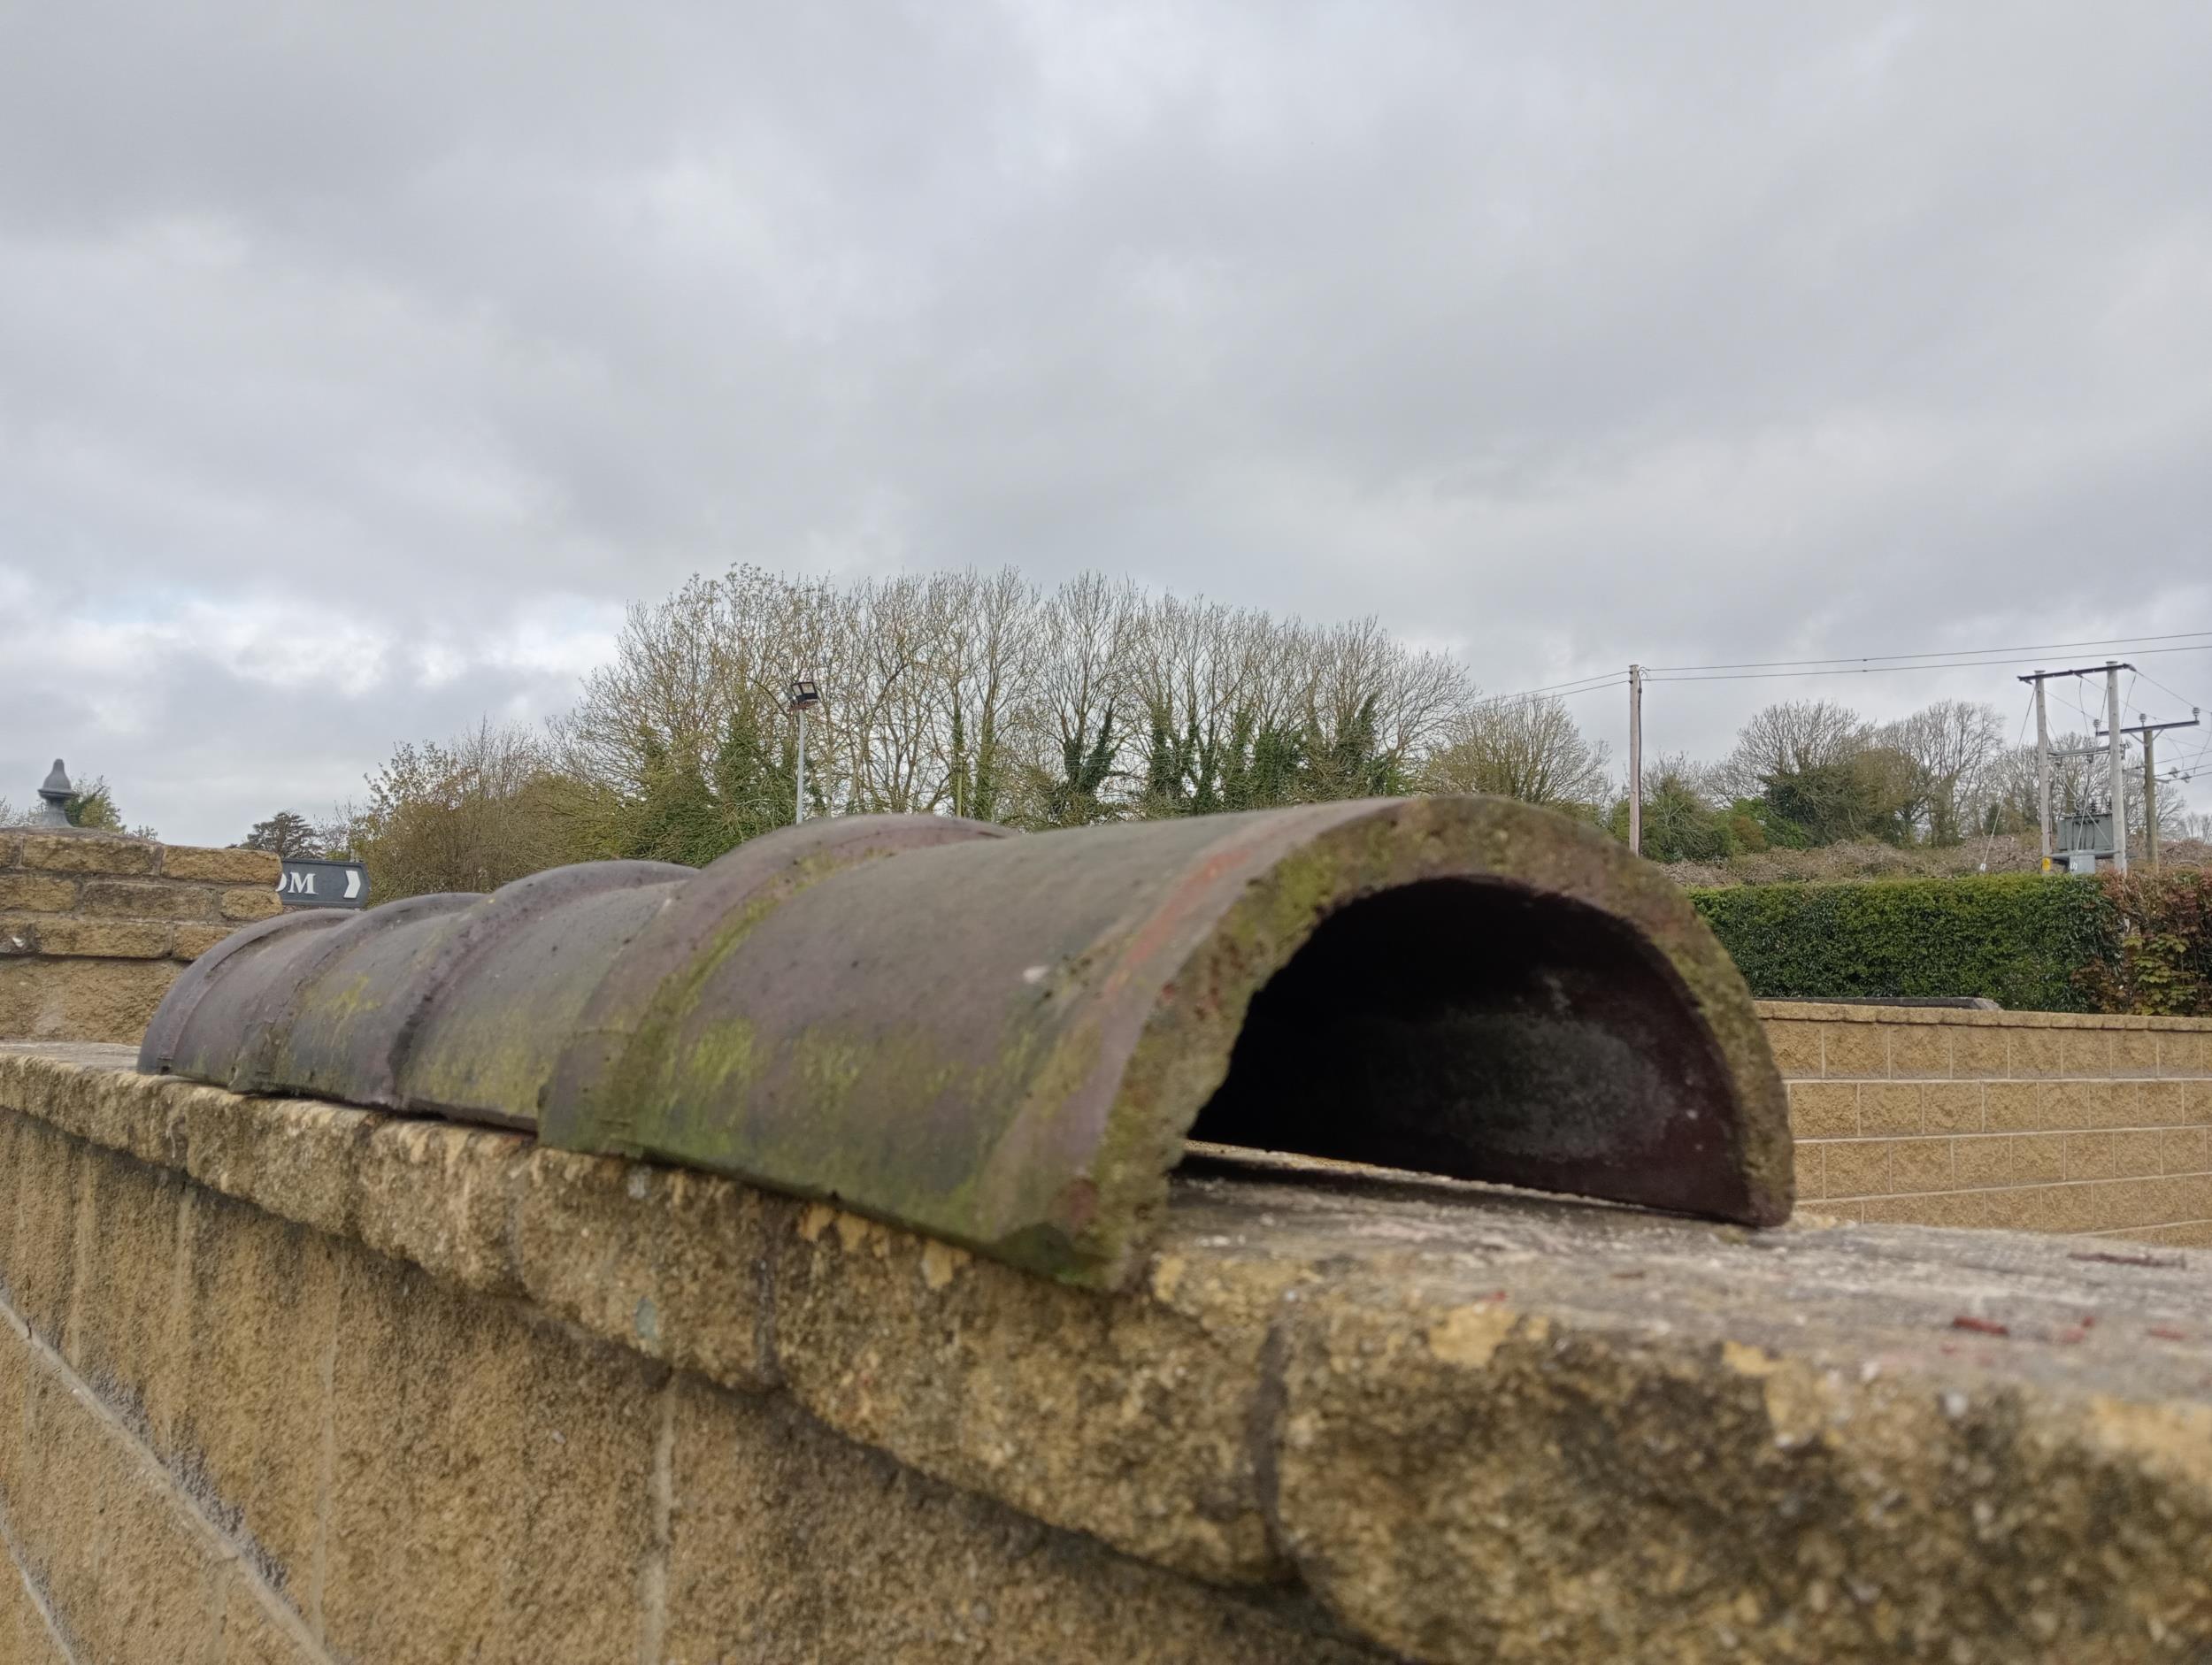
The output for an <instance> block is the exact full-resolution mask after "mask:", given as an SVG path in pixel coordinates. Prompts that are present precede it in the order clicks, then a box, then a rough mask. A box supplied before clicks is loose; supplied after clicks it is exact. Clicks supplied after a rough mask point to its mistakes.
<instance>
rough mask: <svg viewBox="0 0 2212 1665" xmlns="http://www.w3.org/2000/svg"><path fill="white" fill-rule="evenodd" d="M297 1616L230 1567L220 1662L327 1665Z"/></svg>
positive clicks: (225, 1663)
mask: <svg viewBox="0 0 2212 1665" xmlns="http://www.w3.org/2000/svg"><path fill="white" fill-rule="evenodd" d="M328 1658H329V1656H328V1655H326V1653H324V1652H323V1650H322V1649H321V1648H320V1647H319V1646H316V1644H315V1640H314V1638H312V1637H311V1636H310V1635H309V1634H308V1633H307V1628H306V1626H305V1625H303V1623H300V1619H299V1615H297V1614H296V1613H293V1612H292V1611H290V1609H288V1607H285V1606H284V1604H283V1603H282V1602H281V1601H280V1600H273V1599H272V1598H271V1597H269V1596H268V1595H267V1594H265V1592H264V1591H263V1588H262V1586H260V1585H259V1584H257V1581H256V1580H254V1579H253V1578H252V1577H249V1576H248V1575H247V1574H246V1573H244V1572H242V1571H240V1570H237V1569H233V1571H232V1572H231V1574H230V1576H229V1577H228V1578H227V1580H226V1581H225V1583H224V1587H223V1665H328Z"/></svg>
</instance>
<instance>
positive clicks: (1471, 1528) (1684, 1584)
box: [1278, 1198, 2208, 1665]
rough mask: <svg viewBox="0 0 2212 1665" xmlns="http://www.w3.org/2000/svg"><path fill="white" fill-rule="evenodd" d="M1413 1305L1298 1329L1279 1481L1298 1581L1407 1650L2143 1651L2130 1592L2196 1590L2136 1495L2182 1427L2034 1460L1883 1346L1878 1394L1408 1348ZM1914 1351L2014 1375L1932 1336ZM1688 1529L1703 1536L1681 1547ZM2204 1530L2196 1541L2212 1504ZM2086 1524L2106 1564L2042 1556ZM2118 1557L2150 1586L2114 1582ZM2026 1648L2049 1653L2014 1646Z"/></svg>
mask: <svg viewBox="0 0 2212 1665" xmlns="http://www.w3.org/2000/svg"><path fill="white" fill-rule="evenodd" d="M1945 1201H1947V1200H1946V1199H1940V1198H1928V1199H1916V1200H1913V1201H1912V1203H1910V1204H1907V1205H1901V1206H1903V1207H1916V1206H1917V1205H1918V1204H1920V1203H1923V1202H1924V1203H1928V1204H1939V1203H1942V1202H1945ZM1470 1293H1472V1292H1470ZM1405 1299H1406V1297H1405V1295H1404V1293H1403V1292H1402V1291H1392V1290H1389V1289H1386V1288H1385V1287H1383V1286H1381V1285H1377V1286H1376V1287H1374V1288H1373V1289H1371V1290H1368V1291H1364V1292H1355V1291H1352V1290H1342V1291H1337V1292H1333V1293H1331V1294H1329V1295H1328V1296H1327V1297H1325V1298H1324V1299H1322V1300H1320V1301H1317V1302H1316V1303H1314V1305H1313V1306H1311V1307H1309V1308H1306V1309H1305V1310H1304V1312H1303V1314H1302V1317H1301V1320H1300V1322H1299V1323H1298V1324H1296V1325H1295V1326H1294V1328H1293V1330H1292V1331H1291V1333H1290V1334H1289V1336H1288V1338H1287V1339H1286V1354H1285V1387H1284V1412H1283V1416H1284V1423H1283V1425H1284V1428H1285V1435H1284V1439H1283V1442H1282V1449H1281V1456H1280V1468H1279V1483H1278V1485H1279V1503H1278V1511H1279V1517H1280V1520H1281V1524H1282V1531H1283V1535H1284V1539H1285V1542H1286V1545H1287V1546H1289V1548H1290V1549H1291V1552H1292V1554H1294V1557H1295V1558H1296V1559H1297V1561H1298V1562H1299V1564H1300V1566H1301V1568H1302V1570H1303V1571H1304V1573H1305V1575H1306V1577H1307V1578H1308V1579H1309V1581H1310V1583H1311V1584H1312V1585H1313V1586H1314V1588H1315V1589H1316V1591H1317V1593H1319V1594H1320V1596H1321V1597H1322V1599H1323V1600H1325V1603H1326V1604H1327V1605H1328V1606H1329V1607H1330V1608H1331V1609H1332V1610H1333V1611H1334V1612H1336V1613H1338V1614H1340V1615H1344V1616H1345V1617H1346V1618H1347V1619H1348V1621H1349V1622H1350V1623H1353V1624H1355V1625H1356V1626H1357V1627H1358V1628H1359V1629H1360V1630H1362V1631H1363V1632H1364V1633H1366V1634H1368V1635H1371V1637H1373V1638H1374V1639H1375V1640H1376V1641H1377V1642H1379V1643H1380V1644H1381V1645H1382V1646H1384V1647H1385V1648H1386V1649H1388V1650H1391V1651H1392V1652H1394V1653H1401V1654H1402V1655H1404V1656H1406V1657H1409V1658H1419V1659H1526V1660H1548V1659H1558V1660H1629V1659H1636V1660H1653V1661H1657V1660H1683V1661H1688V1660H1709V1659H1719V1658H1730V1659H1740V1660H1744V1661H1842V1660H1846V1659H1866V1660H1874V1659H1900V1658H1930V1659H1938V1658H1949V1659H1956V1660H1973V1661H1984V1662H1985V1665H1995V1662H1997V1661H2009V1660H2012V1659H2018V1658H2023V1657H2029V1656H2032V1657H2038V1658H2044V1659H2049V1660H2053V1661H2056V1660H2072V1659H2084V1660H2086V1659H2092V1658H2097V1659H2104V1658H2111V1659H2116V1660H2117V1659H2123V1658H2125V1659H2143V1660H2148V1659H2150V1658H2152V1657H2154V1656H2155V1654H2154V1650H2153V1648H2152V1647H2151V1646H2149V1645H2148V1643H2147V1630H2146V1621H2145V1618H2144V1616H2143V1615H2144V1612H2145V1610H2146V1607H2147V1604H2146V1603H2145V1602H2143V1601H2142V1600H2141V1599H2140V1597H2139V1593H2138V1592H2140V1591H2141V1590H2142V1589H2143V1588H2144V1586H2143V1584H2141V1583H2140V1582H2139V1580H2140V1579H2141V1578H2142V1577H2145V1576H2150V1577H2154V1579H2162V1578H2163V1577H2174V1576H2178V1577H2180V1578H2181V1580H2182V1584H2181V1588H2180V1590H2177V1591H2176V1592H2171V1593H2170V1595H2169V1596H2167V1597H2164V1598H2161V1599H2159V1602H2160V1604H2161V1605H2160V1610H2161V1611H2162V1612H2164V1613H2166V1614H2168V1615H2172V1617H2171V1618H2170V1620H2168V1621H2164V1622H2162V1623H2182V1622H2183V1621H2181V1619H2180V1616H2179V1615H2181V1613H2182V1612H2183V1611H2184V1610H2185V1604H2186V1603H2188V1602H2189V1601H2190V1600H2192V1599H2193V1596H2192V1594H2185V1593H2183V1592H2201V1591H2203V1589H2204V1588H2205V1586H2204V1583H2203V1580H2202V1577H2201V1573H2200V1569H2195V1568H2193V1567H2192V1566H2191V1565H2190V1563H2189V1561H2188V1560H2187V1555H2188V1552H2186V1551H2183V1550H2181V1549H2180V1548H2179V1546H2177V1545H2175V1544H2174V1543H2173V1542H2172V1541H2171V1536H2172V1532H2173V1528H2172V1527H2171V1526H2170V1524H2169V1523H2167V1522H2165V1521H2162V1520H2151V1519H2147V1518H2143V1517H2138V1516H2135V1515H2133V1514H2132V1513H2131V1508H2132V1507H2133V1506H2132V1505H2130V1504H2125V1503H2124V1502H2122V1500H2121V1498H2122V1497H2123V1496H2124V1497H2126V1498H2130V1499H2136V1500H2147V1499H2148V1497H2149V1496H2150V1495H2152V1494H2154V1492H2158V1491H2160V1490H2162V1488H2163V1487H2164V1486H2165V1485H2167V1484H2168V1480H2167V1478H2166V1477H2165V1476H2166V1474H2167V1473H2168V1471H2166V1470H2163V1469H2160V1467H2159V1464H2160V1462H2162V1460H2161V1459H2159V1458H2157V1457H2155V1456H2154V1455H2152V1453H2153V1452H2154V1451H2155V1449H2156V1448H2157V1447H2158V1446H2159V1445H2160V1443H2161V1442H2162V1441H2165V1442H2170V1444H2169V1448H2171V1447H2172V1444H2173V1443H2183V1442H2185V1443H2186V1444H2187V1446H2188V1448H2189V1449H2190V1450H2191V1451H2192V1452H2196V1451H2199V1450H2200V1449H2201V1447H2200V1445H2199V1444H2198V1443H2197V1442H2198V1440H2199V1439H2200V1437H2201V1436H2200V1434H2184V1433H2183V1432H2182V1430H2183V1429H2184V1428H2185V1427H2186V1428H2196V1427H2198V1426H2199V1424H2198V1423H2196V1422H2195V1421H2194V1418H2193V1413H2186V1414H2180V1415H2177V1416H2175V1417H2174V1418H2172V1419H2171V1421H2170V1422H2169V1421H2164V1420H2161V1418H2160V1416H2159V1415H2158V1414H2155V1413H2154V1414H2153V1415H2152V1416H2151V1417H2150V1418H2149V1419H2148V1420H2147V1421H2146V1422H2144V1423H2139V1424H2138V1423H2133V1422H2131V1421H2130V1422H2129V1423H2128V1425H2127V1428H2126V1431H2124V1432H2123V1431H2122V1429H2121V1427H2120V1426H2119V1421H2120V1414H2119V1413H2117V1412H2115V1413H2113V1414H2112V1419H2111V1420H2109V1421H2106V1422H2102V1423H2099V1422H2093V1421H2091V1420H2090V1419H2089V1418H2088V1417H2087V1416H2085V1417H2084V1418H2083V1420H2081V1421H2076V1422H2069V1423H2066V1424H2065V1426H2066V1427H2067V1428H2068V1430H2069V1431H2068V1432H2066V1433H2064V1434H2061V1435H2058V1436H2057V1437H2056V1438H2055V1439H2054V1440H2051V1441H2049V1442H2045V1441H2042V1440H2039V1439H2038V1438H2036V1437H2035V1436H2033V1435H2030V1434H2027V1433H2025V1432H2024V1431H2021V1428H2020V1423H2019V1421H2018V1420H2017V1419H2018V1418H2019V1416H2020V1415H2021V1413H2020V1410H2019V1408H2018V1405H2017V1402H2016V1400H2013V1399H2011V1398H2008V1397H2007V1396H2004V1395H1992V1394H1989V1393H1986V1392H1985V1390H1983V1389H1982V1388H1981V1385H1980V1384H1979V1382H1978V1381H1977V1380H1976V1379H1975V1377H1973V1375H1971V1374H1970V1373H1968V1369H1969V1368H1971V1369H1978V1368H1980V1367H1979V1366H1978V1365H1977V1366H1974V1367H1967V1368H1962V1365H1961V1364H1948V1365H1947V1367H1946V1368H1947V1369H1948V1370H1952V1371H1955V1372H1959V1373H1958V1374H1955V1375H1954V1376H1952V1377H1949V1378H1948V1383H1947V1386H1946V1387H1944V1388H1943V1389H1941V1390H1939V1389H1937V1388H1936V1387H1934V1386H1933V1385H1932V1384H1931V1383H1930V1382H1929V1381H1928V1379H1927V1378H1926V1377H1920V1378H1918V1379H1916V1380H1912V1381H1909V1382H1901V1381H1899V1380H1898V1379H1897V1377H1898V1370H1897V1360H1896V1357H1895V1355H1894V1354H1893V1355H1891V1356H1890V1357H1887V1358H1886V1359H1885V1360H1884V1365H1883V1369H1882V1370H1880V1371H1879V1372H1876V1371H1873V1370H1869V1371H1866V1372H1865V1373H1864V1375H1863V1377H1861V1376H1860V1375H1859V1373H1856V1372H1849V1371H1836V1370H1822V1369H1821V1368H1819V1367H1818V1366H1817V1365H1816V1364H1812V1363H1809V1362H1801V1361H1793V1359H1791V1358H1789V1357H1786V1356H1781V1355H1779V1354H1775V1353H1771V1352H1769V1351H1767V1350H1766V1349H1765V1348H1763V1347H1758V1346H1754V1345H1749V1344H1747V1342H1745V1341H1743V1340H1740V1339H1736V1338H1734V1337H1732V1336H1729V1335H1727V1334H1725V1332H1724V1333H1722V1334H1719V1335H1716V1334H1714V1333H1713V1332H1712V1331H1709V1330H1700V1331H1698V1332H1697V1334H1696V1335H1695V1336H1694V1337H1681V1336H1677V1337H1672V1338H1655V1337H1650V1336H1643V1337H1634V1336H1631V1335H1629V1334H1625V1333H1623V1332H1621V1331H1601V1330H1599V1329H1597V1328H1595V1327H1593V1326H1588V1325H1586V1324H1585V1323H1583V1322H1578V1320H1576V1319H1574V1318H1571V1317H1569V1316H1566V1315H1565V1314H1564V1313H1555V1312H1551V1311H1549V1310H1548V1309H1543V1308H1538V1309H1533V1310H1529V1311H1525V1312H1524V1311H1520V1310H1517V1309H1516V1308H1515V1306H1514V1305H1513V1304H1510V1303H1509V1304H1507V1305H1505V1306H1503V1307H1502V1308H1501V1307H1496V1306H1491V1305H1485V1304H1478V1305H1474V1306H1471V1307H1469V1308H1463V1309H1462V1313H1460V1314H1454V1315H1451V1316H1449V1317H1448V1318H1446V1319H1445V1320H1444V1321H1443V1322H1440V1323H1432V1324H1431V1325H1430V1327H1429V1328H1428V1330H1427V1331H1426V1333H1425V1335H1423V1334H1421V1333H1419V1332H1414V1333H1408V1332H1407V1327H1406V1325H1405V1324H1404V1323H1403V1321H1402V1313H1403V1311H1404V1305H1403V1303H1404V1301H1405ZM1939 1299H1940V1297H1939ZM1956 1299H1957V1298H1956V1297H1952V1298H1951V1300H1952V1301H1953V1302H1954V1303H1955V1302H1956ZM1423 1305H1424V1306H1425V1307H1427V1306H1429V1305H1430V1303H1429V1302H1427V1301H1425V1302H1424V1303H1423ZM1951 1309H1952V1310H1956V1309H1957V1307H1956V1305H1955V1304H1954V1305H1953V1307H1952V1308H1951ZM1462 1317H1463V1319H1464V1321H1463V1322H1462ZM1926 1345H1927V1350H1928V1352H1929V1354H1931V1355H1938V1350H1939V1349H1940V1353H1941V1354H1958V1355H1960V1356H1961V1357H1962V1359H1963V1358H1964V1357H1966V1356H1968V1355H1979V1354H1987V1355H1988V1356H1989V1357H1990V1358H1992V1359H1996V1358H2000V1357H2001V1356H2002V1351H2001V1347H2000V1344H1997V1343H1995V1342H1991V1343H1987V1344H1984V1345H1982V1346H1979V1347H1977V1346H1976V1345H1975V1344H1973V1343H1972V1342H1971V1341H1970V1339H1964V1338H1960V1337H1957V1336H1955V1334H1954V1333H1952V1332H1949V1331H1947V1330H1943V1329H1939V1330H1937V1331H1934V1332H1932V1338H1931V1339H1930V1341H1929V1342H1928V1343H1927V1344H1926ZM2002 1345H2003V1347H2015V1348H2016V1347H2018V1346H2019V1345H2020V1344H2019V1343H2018V1342H2017V1341H2013V1342H2009V1343H2005V1344H2002ZM1661 1379H1663V1380H1664V1381H1665V1383H1666V1388H1665V1390H1664V1391H1663V1392H1650V1391H1640V1390H1639V1389H1638V1388H1636V1387H1633V1386H1632V1385H1631V1384H1632V1383H1640V1384H1650V1383H1654V1382H1655V1381H1658V1380H1661ZM2035 1397H2036V1398H2038V1400H2040V1398H2041V1390H2037V1392H2036V1394H2035ZM1876 1451H1879V1452H1881V1453H1883V1454H1885V1457H1884V1461H1883V1463H1882V1467H1881V1471H1880V1474H1879V1477H1877V1473H1876V1470H1875V1469H1873V1468H1872V1467H1870V1466H1868V1462H1867V1459H1868V1456H1869V1454H1871V1453H1873V1452H1876ZM2176 1461H2177V1463H2178V1462H2179V1461H2180V1460H2179V1459H2176ZM2170 1473H2171V1476H2172V1477H2173V1478H2175V1479H2178V1477H2179V1474H2180V1469H2179V1468H2178V1467H2177V1468H2175V1469H2173V1470H2171V1471H2170ZM1968 1476H1971V1478H1970V1479H1967V1478H1966V1477H1968ZM2090 1476H2094V1477H2095V1478H2094V1479H2093V1480H2092V1479H2091V1478H2090ZM2106 1485H2110V1486H2114V1487H2116V1488H2117V1489H2118V1494H2119V1495H2114V1494H2110V1493H2103V1492H2101V1490H2100V1488H2101V1487H2103V1486H2106ZM1962 1486H1963V1487H1968V1488H1970V1490H1967V1491H1962V1489H1961V1488H1962ZM1967 1498H1970V1499H1971V1500H1972V1501H1973V1503H1974V1505H1975V1508H1973V1509H1972V1510H1968V1509H1967V1508H1965V1506H1964V1502H1963V1501H1962V1500H1964V1499H1967ZM1809 1499H1818V1500H1820V1501H1819V1502H1818V1503H1817V1504H1815V1505H1809V1503H1808V1500H1809ZM1685 1511H1689V1512H1690V1514H1688V1515H1686V1513H1685ZM1693 1516H1694V1518H1696V1519H1698V1520H1700V1521H1701V1522H1703V1523H1707V1530H1705V1531H1701V1532H1700V1533H1697V1534H1688V1533H1686V1532H1684V1531H1683V1530H1682V1523H1683V1521H1684V1520H1685V1519H1686V1518H1691V1517H1693ZM1905 1516H1909V1518H1902V1517H1905ZM2187 1518H2188V1522H2189V1524H2188V1525H2187V1526H2186V1527H2185V1528H2184V1529H2183V1535H2184V1536H2185V1537H2193V1536H2194V1535H2196V1534H2197V1533H2199V1532H2200V1531H2204V1530H2205V1523H2206V1521H2207V1519H2208V1512H2207V1511H2205V1510H2203V1509H2200V1508H2194V1507H2192V1508H2189V1509H2188V1511H2187ZM1718 1523H1725V1524H1724V1525H1720V1524H1718ZM2076 1534H2085V1535H2086V1536H2087V1538H2088V1539H2089V1540H2091V1541H2095V1540H2098V1539H2101V1538H2103V1539H2105V1540H2106V1542H2107V1553H2106V1554H2098V1555H2081V1556H2079V1557H2078V1559H2073V1560H2069V1558H2068V1556H2067V1555H2066V1554H2064V1553H2063V1552H2058V1553H2053V1551H2054V1548H2055V1546H2056V1545H2058V1544H2061V1543H2064V1542H2075V1541H2082V1540H2081V1539H2079V1538H2076V1536H2075V1535H2076ZM2110 1534H2118V1535H2119V1538H2117V1539H2115V1538H2110V1537H2108V1535H2110ZM1722 1538H1725V1539H1726V1540H1727V1542H1726V1546H1725V1547H1723V1546H1722V1543H1721V1542H1720V1540H1721V1539H1722ZM2123 1539H2124V1541H2120V1540H2123ZM2107 1555H2108V1556H2109V1559H2107ZM2138 1557H2141V1558H2143V1559H2142V1561H2138V1560H2137V1558H2138ZM2124 1563H2125V1564H2134V1565H2136V1566H2138V1568H2139V1572H2138V1574H2137V1576H2136V1577H2134V1578H2121V1577H2116V1576H2114V1574H2113V1573H2112V1571H2111V1568H2112V1567H2113V1566H2116V1565H2118V1564H2124ZM2147 1565H2155V1566H2156V1567H2157V1568H2158V1569H2160V1570H2159V1572H2158V1573H2157V1574H2155V1575H2147V1574H2146V1573H2145V1572H2144V1571H2142V1570H2141V1569H2143V1568H2145V1567H2146V1566H2147ZM2023 1581H2025V1582H2023ZM2000 1587H2007V1588H2012V1589H2016V1590H2018V1591H2019V1592H2020V1594H2019V1596H2018V1597H2017V1598H2013V1599H2001V1598H1997V1597H1996V1591H1997V1590H1998V1589H1999V1588H2000ZM1853 1592H1856V1593H1855V1594H1854V1593H1853ZM1906 1592H1925V1593H1924V1594H1912V1595H1909V1594H1907V1593H1906ZM2186 1610H2187V1611H2189V1612H2190V1613H2192V1614H2196V1613H2198V1612H2200V1609H2197V1608H2194V1607H2187V1608H2186ZM1969 1615H1971V1616H1969ZM2187 1623H2190V1624H2191V1626H2192V1627H2193V1626H2194V1625H2195V1624H2196V1623H2200V1621H2198V1620H2196V1619H2192V1620H2190V1621H2188V1622H2187ZM2030 1627H2032V1628H2030ZM2024 1632H2025V1633H2026V1634H2028V1635H2032V1636H2035V1637H2038V1638H2042V1639H2043V1640H2044V1641H2046V1642H2047V1643H2048V1645H2049V1646H2047V1647H2046V1646H2034V1647H2032V1648H2029V1649H2027V1650H2025V1651H2024V1650H2023V1647H2022V1646H2021V1638H2022V1635H2023V1633H2024ZM2198 1633H2199V1632H2198V1631H2197V1630H2195V1629H2193V1628H2192V1630H2191V1634H2192V1635H2195V1634H2198Z"/></svg>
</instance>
